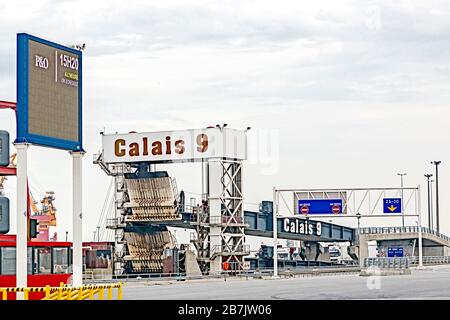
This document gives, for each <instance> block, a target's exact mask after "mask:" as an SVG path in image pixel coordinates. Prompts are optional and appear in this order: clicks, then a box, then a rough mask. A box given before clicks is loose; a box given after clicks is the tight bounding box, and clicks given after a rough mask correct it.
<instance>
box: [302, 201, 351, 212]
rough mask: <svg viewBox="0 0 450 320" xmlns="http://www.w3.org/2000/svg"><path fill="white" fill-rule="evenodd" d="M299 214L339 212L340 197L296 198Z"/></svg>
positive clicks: (340, 208)
mask: <svg viewBox="0 0 450 320" xmlns="http://www.w3.org/2000/svg"><path fill="white" fill-rule="evenodd" d="M298 213H299V214H341V213H342V199H320V200H310V199H308V200H301V199H299V200H298Z"/></svg>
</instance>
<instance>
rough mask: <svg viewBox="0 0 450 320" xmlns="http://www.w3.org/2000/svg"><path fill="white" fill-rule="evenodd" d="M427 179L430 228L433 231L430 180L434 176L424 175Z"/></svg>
mask: <svg viewBox="0 0 450 320" xmlns="http://www.w3.org/2000/svg"><path fill="white" fill-rule="evenodd" d="M424 176H425V178H427V186H428V228H430V229H431V207H430V178H431V177H432V176H433V175H432V174H424Z"/></svg>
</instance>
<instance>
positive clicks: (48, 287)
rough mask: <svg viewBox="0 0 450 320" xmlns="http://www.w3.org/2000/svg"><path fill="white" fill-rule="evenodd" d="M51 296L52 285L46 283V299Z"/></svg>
mask: <svg viewBox="0 0 450 320" xmlns="http://www.w3.org/2000/svg"><path fill="white" fill-rule="evenodd" d="M49 296H50V286H49V285H46V286H45V299H48V297H49Z"/></svg>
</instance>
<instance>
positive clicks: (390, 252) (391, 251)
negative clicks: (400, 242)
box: [388, 247, 403, 258]
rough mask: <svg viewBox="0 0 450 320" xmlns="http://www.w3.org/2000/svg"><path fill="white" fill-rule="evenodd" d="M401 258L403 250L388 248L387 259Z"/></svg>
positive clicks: (400, 248)
mask: <svg viewBox="0 0 450 320" xmlns="http://www.w3.org/2000/svg"><path fill="white" fill-rule="evenodd" d="M393 257H403V248H402V247H399V248H388V258H393Z"/></svg>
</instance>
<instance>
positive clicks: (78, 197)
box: [70, 151, 84, 287]
mask: <svg viewBox="0 0 450 320" xmlns="http://www.w3.org/2000/svg"><path fill="white" fill-rule="evenodd" d="M70 154H71V156H72V166H73V168H72V174H73V197H72V199H73V211H72V213H73V216H72V219H73V220H72V221H73V222H72V223H73V240H72V241H73V282H72V283H73V286H74V287H81V286H82V285H83V251H82V250H83V249H82V241H83V212H82V210H83V180H82V178H83V155H84V152H78V151H77V152H70Z"/></svg>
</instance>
